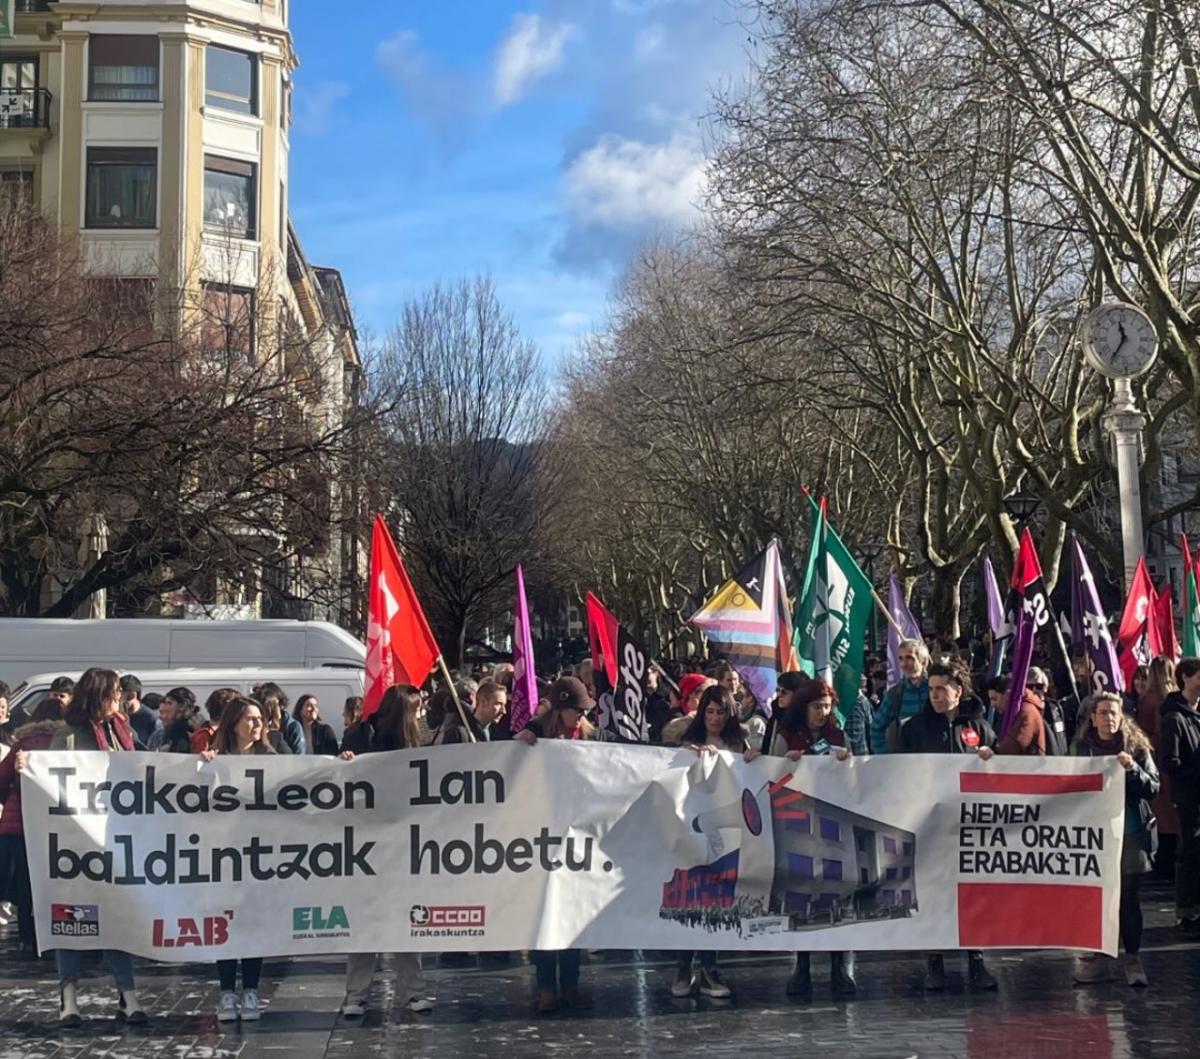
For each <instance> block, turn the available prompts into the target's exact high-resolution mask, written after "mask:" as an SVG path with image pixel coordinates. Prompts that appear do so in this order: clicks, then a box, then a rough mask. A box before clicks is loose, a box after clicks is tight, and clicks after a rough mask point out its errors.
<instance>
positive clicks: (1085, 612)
mask: <svg viewBox="0 0 1200 1059" xmlns="http://www.w3.org/2000/svg"><path fill="white" fill-rule="evenodd" d="M1071 568H1072V572H1073V574H1074V576H1073V577H1072V579H1071V647H1072V648H1073V649H1074V650H1076V651H1081V650H1086V651H1087V656H1088V660H1089V661H1090V662H1091V664H1092V665H1091V669H1092V682H1091V687H1090V688H1088V691H1089V692H1100V691H1117V692H1120V691H1124V690H1125V677H1124V675H1123V674H1122V673H1121V666H1120V664H1119V663H1118V662H1117V649H1116V647H1114V646H1113V642H1112V635H1111V634H1110V632H1109V629H1108V620H1107V619H1106V618H1105V616H1104V609H1103V608H1102V607H1101V606H1100V596H1099V594H1098V593H1097V592H1096V581H1095V578H1093V577H1092V569H1091V567H1090V566H1089V565H1088V561H1087V556H1086V555H1084V554H1083V546H1082V545H1081V544H1080V543H1079V538H1078V537H1076V536H1075V534H1073V533H1072V534H1071Z"/></svg>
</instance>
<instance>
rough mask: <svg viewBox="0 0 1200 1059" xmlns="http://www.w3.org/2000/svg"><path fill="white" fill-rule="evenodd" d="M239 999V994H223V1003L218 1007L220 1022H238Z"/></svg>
mask: <svg viewBox="0 0 1200 1059" xmlns="http://www.w3.org/2000/svg"><path fill="white" fill-rule="evenodd" d="M237 1019H238V998H237V993H222V994H221V1002H220V1003H219V1004H218V1005H217V1021H218V1022H237Z"/></svg>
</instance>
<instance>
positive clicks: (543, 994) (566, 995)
mask: <svg viewBox="0 0 1200 1059" xmlns="http://www.w3.org/2000/svg"><path fill="white" fill-rule="evenodd" d="M549 699H550V709H549V711H548V712H547V713H546V715H545V716H544V717H537V718H534V719H533V720H532V721H530V722H529V723H528V724H527V725H526V726H525V727H524V728H522V729H521V731H520V732H518V733H517V735H516V736H515V737H514V738H515V739H519V740H520V741H521V742H523V743H528V744H529V745H530V746H533V745H535V744H536V743H537V741H538V740H539V739H599V740H604V741H608V742H613V741H614V740H613V739H612V737H611V736H609V735H608V733H607V732H605V731H603V730H602V729H599V728H596V727H595V725H593V724H591V723H590V722H589V721H588V719H587V717H586V716H584V715H585V714H586V713H587V711H588V710H589V709H591V706H592V700H591V698H590V697H589V696H588V692H587V688H585V687H584V686H583V682H582V681H581V680H580V679H579V678H578V677H559V678H558V680H556V681H555V682H554V683H553V684H551V685H550V692H549ZM529 958H530V959H531V960H532V961H533V966H534V967H535V968H536V969H537V986H538V998H537V1013H538V1014H539V1015H551V1014H553V1013H554V1012H556V1011H586V1010H587V1009H588V1008H590V1007H591V1006H592V1003H591V1001H590V1000H589V999H588V998H587V997H585V996H584V995H583V994H582V993H580V991H579V964H580V951H579V950H578V949H556V950H540V951H538V950H535V951H532V952H530V954H529Z"/></svg>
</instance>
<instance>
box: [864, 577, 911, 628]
mask: <svg viewBox="0 0 1200 1059" xmlns="http://www.w3.org/2000/svg"><path fill="white" fill-rule="evenodd" d="M871 598H872V599H873V600H875V606H877V607H878V608H879V609H880V610H881V611H883V616H884V617H885V618H887V620H888V623H889V624H890V625H891V627H892V628H893V629H895V630H896V633H897V634H898V635H899V637H900V639H901V640H907V639H908V635H907V633H905V631H904V630H903V629H902V628H900V623H899V622H898V621H897V620H896V619H895V618H893V617H892V612H891V611H890V610H888V609H887V604H886V603H884V601H883V600H882V599H880V597H879V593H878V592H876V591H875V586H874V585H872V586H871Z"/></svg>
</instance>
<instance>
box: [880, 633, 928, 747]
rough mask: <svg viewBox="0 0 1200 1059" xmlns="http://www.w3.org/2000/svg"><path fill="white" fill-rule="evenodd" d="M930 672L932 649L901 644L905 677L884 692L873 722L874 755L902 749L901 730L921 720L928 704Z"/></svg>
mask: <svg viewBox="0 0 1200 1059" xmlns="http://www.w3.org/2000/svg"><path fill="white" fill-rule="evenodd" d="M928 669H929V648H928V647H926V646H925V644H924V643H923V642H922V641H920V640H901V641H900V672H901V674H902V676H901V677H900V680H899V682H898V683H896V684H893V685H892V686H891V687H890V688H888V689H887V691H885V692H884V694H883V698H882V699H880V701H879V708H878V709H877V710H876V711H875V716H874V717H873V718H872V719H871V751H872V753H875V754H887V753H891V752H895V751H897V750H899V749H900V728H901V727H903V726H904V725H905V724H907V723H908V722H909V721H911V720H912V719H913V718H914V717H917V716H919V715H920V714H921V712H922V711H923V710H924V709H925V707H926V706H927V705H928V703H929V677H928V676H927V675H926V671H927V670H928ZM893 726H895V727H893Z"/></svg>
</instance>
